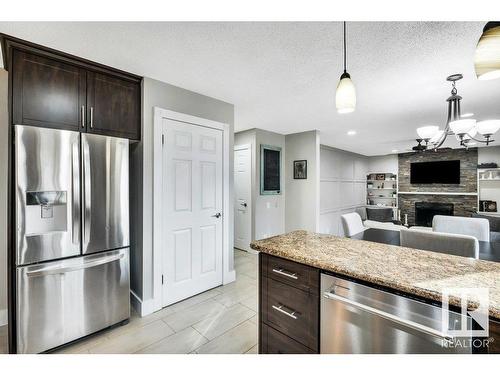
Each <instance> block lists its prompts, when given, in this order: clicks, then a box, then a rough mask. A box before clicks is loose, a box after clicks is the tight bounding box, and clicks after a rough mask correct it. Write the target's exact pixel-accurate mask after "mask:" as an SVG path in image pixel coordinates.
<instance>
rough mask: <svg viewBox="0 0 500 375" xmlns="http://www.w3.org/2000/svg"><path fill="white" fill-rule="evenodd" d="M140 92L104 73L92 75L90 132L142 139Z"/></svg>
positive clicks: (90, 80) (89, 89)
mask: <svg viewBox="0 0 500 375" xmlns="http://www.w3.org/2000/svg"><path fill="white" fill-rule="evenodd" d="M140 89H141V88H140V86H139V85H137V84H136V83H134V82H129V81H125V80H123V79H118V78H115V77H112V76H109V75H106V74H101V73H94V72H90V73H88V74H87V116H88V117H87V118H88V120H89V121H88V123H87V131H88V132H91V133H97V134H103V135H112V136H113V135H114V136H119V137H122V138H130V139H139V138H140V123H141V118H140V114H141V107H140V104H141V90H140ZM138 124H139V125H138Z"/></svg>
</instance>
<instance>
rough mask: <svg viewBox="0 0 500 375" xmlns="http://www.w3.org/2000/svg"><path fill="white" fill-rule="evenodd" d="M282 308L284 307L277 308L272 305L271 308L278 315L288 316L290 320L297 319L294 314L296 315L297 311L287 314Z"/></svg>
mask: <svg viewBox="0 0 500 375" xmlns="http://www.w3.org/2000/svg"><path fill="white" fill-rule="evenodd" d="M283 307H284V306H283V305H279V306H275V305H272V308H273V309H275V310H277V311H279V312H280V313H282V314H285V315H286V316H289V317H290V318H292V319H297V318H298V316H297V315H295V314H297V311H292V312H288V311H285V310H284V309H283Z"/></svg>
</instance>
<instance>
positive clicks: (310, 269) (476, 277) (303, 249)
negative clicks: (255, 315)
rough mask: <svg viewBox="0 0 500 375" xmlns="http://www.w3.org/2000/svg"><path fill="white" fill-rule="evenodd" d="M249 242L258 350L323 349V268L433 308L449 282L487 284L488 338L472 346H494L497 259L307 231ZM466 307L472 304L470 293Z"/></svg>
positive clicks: (454, 304) (499, 303) (453, 302)
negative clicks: (255, 265)
mask: <svg viewBox="0 0 500 375" xmlns="http://www.w3.org/2000/svg"><path fill="white" fill-rule="evenodd" d="M251 247H252V248H253V249H254V250H258V251H260V261H259V280H260V297H259V319H260V322H259V327H260V347H259V351H260V352H261V353H274V352H285V353H318V352H320V351H322V350H321V347H320V346H321V344H320V328H321V327H320V320H321V318H320V309H321V307H320V300H321V299H322V298H323V295H324V291H322V290H321V287H320V279H322V278H323V275H326V274H329V275H332V276H334V277H337V278H340V279H343V280H348V281H353V282H356V283H359V284H360V285H364V286H367V287H370V288H373V289H374V290H380V291H381V293H384V295H387V296H389V295H398V296H404V297H405V298H406V300H405V301H407V303H408V301H410V302H411V301H418V302H416V303H420V304H425V305H428V306H431V307H432V306H437V307H436V309H437V308H439V307H440V306H441V301H442V294H443V291H446V289H448V288H488V289H489V307H488V315H489V318H490V336H491V337H493V340H492V341H491V340H490V342H489V345H488V347H487V348H486V349H485V348H482V349H477V348H476V350H475V351H480V352H484V351H485V350H486V351H489V352H496V351H498V350H499V348H498V345H499V343H500V336H499V337H497V335H498V334H499V333H498V331H499V324H498V322H500V264H499V263H495V262H489V261H483V260H475V259H470V258H464V257H458V256H452V255H447V254H440V253H434V252H430V251H423V250H416V249H409V248H404V247H400V246H393V245H387V244H381V243H375V242H370V241H360V240H353V239H349V238H341V237H336V236H330V235H321V234H317V233H312V232H307V231H294V232H291V233H288V234H285V235H280V236H275V237H271V238H268V239H264V240H259V241H254V242H252V244H251ZM322 294H323V295H322ZM449 304H450V306H451V309H454V310H457V311H459V307H460V304H461V298H460V296H459V295H454V294H453V293H450V296H449ZM422 307H424V308H425V307H426V306H424V305H422ZM468 307H469V308H470V309H475V308H476V307H477V303H476V301H474V300H473V299H472V300H471V301H468Z"/></svg>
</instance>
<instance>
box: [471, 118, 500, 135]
mask: <svg viewBox="0 0 500 375" xmlns="http://www.w3.org/2000/svg"><path fill="white" fill-rule="evenodd" d="M476 127H477V131H478V132H479V133H480V134H482V135H492V134H495V133H496V132H497V131H498V130H499V129H500V120H485V121H479V122H478V123H477V125H476Z"/></svg>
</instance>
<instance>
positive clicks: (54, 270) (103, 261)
mask: <svg viewBox="0 0 500 375" xmlns="http://www.w3.org/2000/svg"><path fill="white" fill-rule="evenodd" d="M124 256H125V255H124V254H123V253H121V254H116V255H111V256H106V257H103V258H100V259H96V260H91V261H88V262H86V263H82V264H79V265H76V266H68V267H53V268H46V269H42V270H36V271H28V272H26V276H28V277H39V276H47V275H57V274H62V273H68V272H73V271H79V270H83V269H85V268H91V267H96V266H100V265H103V264H106V263H111V262H114V261H117V260H120V259H122V258H123V257H124Z"/></svg>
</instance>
